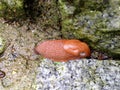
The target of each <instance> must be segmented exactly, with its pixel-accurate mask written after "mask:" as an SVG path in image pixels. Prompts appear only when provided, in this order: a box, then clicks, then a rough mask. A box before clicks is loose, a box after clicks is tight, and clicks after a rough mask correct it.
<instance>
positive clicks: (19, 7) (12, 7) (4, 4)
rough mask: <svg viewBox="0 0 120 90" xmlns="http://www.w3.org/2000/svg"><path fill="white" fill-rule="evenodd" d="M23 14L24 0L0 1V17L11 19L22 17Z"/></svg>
mask: <svg viewBox="0 0 120 90" xmlns="http://www.w3.org/2000/svg"><path fill="white" fill-rule="evenodd" d="M23 15H24V10H23V0H8V1H6V0H1V1H0V17H3V18H5V19H9V20H10V19H17V18H18V17H19V18H21V17H23Z"/></svg>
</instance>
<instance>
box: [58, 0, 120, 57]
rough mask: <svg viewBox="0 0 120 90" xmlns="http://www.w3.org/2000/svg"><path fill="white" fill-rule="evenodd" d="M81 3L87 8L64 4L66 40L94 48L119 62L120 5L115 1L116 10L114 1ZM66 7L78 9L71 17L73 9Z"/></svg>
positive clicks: (62, 23)
mask: <svg viewBox="0 0 120 90" xmlns="http://www.w3.org/2000/svg"><path fill="white" fill-rule="evenodd" d="M78 2H79V3H83V5H82V6H79V5H76V4H74V2H72V3H73V4H71V3H69V2H67V0H60V10H61V15H62V22H61V25H62V26H61V27H62V35H63V37H64V38H69V39H70V38H76V39H80V40H83V41H85V42H87V43H88V44H89V45H90V46H91V48H93V49H95V50H99V51H101V52H106V53H108V54H109V55H110V56H113V57H117V58H118V57H119V55H120V50H119V48H120V47H119V46H120V43H119V42H120V37H119V35H120V33H119V32H120V23H119V18H120V17H119V15H120V13H119V10H118V9H117V8H118V7H119V3H118V2H119V1H114V3H116V6H115V5H114V3H113V1H112V0H109V1H108V0H99V1H96V0H93V1H91V0H86V1H84V0H79V1H78ZM117 3H118V4H117ZM61 7H62V8H61ZM66 7H74V8H75V10H73V13H69V12H67V11H70V10H69V9H71V8H66ZM78 8H79V10H77V9H78ZM71 11H72V10H71Z"/></svg>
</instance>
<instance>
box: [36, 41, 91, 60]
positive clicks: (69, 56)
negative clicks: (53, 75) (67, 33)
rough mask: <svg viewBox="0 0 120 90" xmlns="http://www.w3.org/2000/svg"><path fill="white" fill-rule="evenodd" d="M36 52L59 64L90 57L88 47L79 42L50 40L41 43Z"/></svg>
mask: <svg viewBox="0 0 120 90" xmlns="http://www.w3.org/2000/svg"><path fill="white" fill-rule="evenodd" d="M35 51H36V52H37V53H38V54H41V55H42V56H44V57H46V58H49V59H51V60H53V61H57V62H66V61H69V60H73V59H78V58H85V57H89V56H90V49H89V47H88V45H87V44H86V43H84V42H81V41H79V40H74V39H73V40H48V41H45V42H42V43H39V44H38V45H37V46H36V48H35Z"/></svg>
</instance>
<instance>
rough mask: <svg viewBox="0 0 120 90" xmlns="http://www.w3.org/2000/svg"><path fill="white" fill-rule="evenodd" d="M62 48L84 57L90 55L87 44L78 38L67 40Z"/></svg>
mask: <svg viewBox="0 0 120 90" xmlns="http://www.w3.org/2000/svg"><path fill="white" fill-rule="evenodd" d="M63 48H64V50H65V51H66V52H68V53H69V54H71V55H74V56H77V57H80V58H84V57H89V56H90V49H89V47H88V45H87V44H86V43H84V42H81V41H79V40H67V41H65V43H64V47H63Z"/></svg>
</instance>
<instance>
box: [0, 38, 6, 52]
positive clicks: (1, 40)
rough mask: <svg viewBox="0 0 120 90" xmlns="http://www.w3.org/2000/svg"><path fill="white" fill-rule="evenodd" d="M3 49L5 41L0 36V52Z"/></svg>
mask: <svg viewBox="0 0 120 90" xmlns="http://www.w3.org/2000/svg"><path fill="white" fill-rule="evenodd" d="M4 49H5V41H4V40H3V39H2V38H1V37H0V53H2V52H3V51H4Z"/></svg>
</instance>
